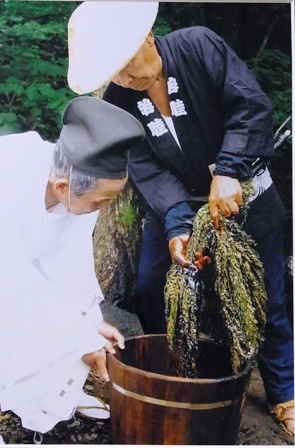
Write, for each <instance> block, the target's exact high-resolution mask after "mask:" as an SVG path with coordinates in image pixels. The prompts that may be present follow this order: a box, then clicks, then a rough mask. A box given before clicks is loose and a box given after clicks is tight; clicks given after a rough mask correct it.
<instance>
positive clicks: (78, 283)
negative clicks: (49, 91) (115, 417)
mask: <svg viewBox="0 0 295 448" xmlns="http://www.w3.org/2000/svg"><path fill="white" fill-rule="evenodd" d="M143 137H144V131H143V128H142V126H141V125H140V124H139V122H138V121H137V120H136V119H135V118H134V117H133V116H131V115H130V114H128V113H127V112H125V111H123V110H121V109H119V108H117V107H115V106H112V105H110V104H108V103H106V102H104V101H103V100H98V99H95V98H90V97H79V98H75V99H74V100H72V101H70V103H69V104H68V106H67V107H66V109H65V112H64V115H63V128H62V131H61V134H60V138H59V140H58V141H57V143H56V145H54V144H51V143H48V142H44V141H43V140H42V139H41V137H40V136H39V135H38V134H37V133H36V132H27V133H23V134H18V135H8V136H3V137H0V166H1V176H0V203H1V233H0V239H1V245H0V247H1V252H0V260H1V268H0V277H1V278H0V293H1V295H0V297H1V314H0V338H1V349H0V363H1V369H0V404H1V410H2V411H5V410H12V411H13V412H14V413H15V414H17V415H18V416H20V417H21V419H22V425H23V426H24V427H26V428H28V429H31V430H33V431H38V432H40V433H44V432H47V431H49V430H50V429H51V428H52V427H53V426H55V425H56V424H57V423H58V422H59V421H62V420H68V419H69V418H70V417H71V415H72V414H73V413H74V412H75V411H76V410H78V411H80V412H81V413H83V412H84V413H85V414H86V415H87V408H89V407H90V408H92V414H90V415H92V416H94V417H96V418H108V416H109V412H108V410H102V409H97V408H99V405H101V404H100V402H99V401H98V400H96V399H95V398H94V397H91V396H88V395H86V394H84V393H83V391H82V388H83V385H84V383H85V380H86V378H87V376H88V373H89V371H90V370H91V369H93V370H96V371H97V372H98V373H99V374H100V377H101V378H102V379H104V380H105V381H108V380H109V377H108V372H107V368H106V352H107V351H108V352H111V353H113V352H114V348H113V343H114V342H118V345H119V347H120V348H124V338H123V336H122V335H121V334H120V333H119V331H118V330H117V329H115V328H114V327H112V326H110V325H108V324H107V323H106V322H104V321H103V317H102V314H101V312H100V308H99V305H98V303H99V302H100V301H101V300H102V299H103V296H102V292H101V290H100V288H99V285H98V282H97V279H96V277H95V270H94V259H93V247H92V233H93V229H94V225H95V221H96V219H97V210H98V209H100V208H105V207H107V206H108V204H109V202H110V200H111V199H112V198H114V197H115V196H116V194H117V193H118V192H119V191H120V190H121V189H122V188H123V187H124V185H125V183H126V181H127V172H126V163H127V154H128V150H129V149H130V148H131V147H132V146H133V145H134V144H135V143H137V142H139V141H141V140H142V139H143ZM92 212H93V213H92ZM88 415H89V414H88Z"/></svg>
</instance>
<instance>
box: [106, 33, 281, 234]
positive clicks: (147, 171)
mask: <svg viewBox="0 0 295 448" xmlns="http://www.w3.org/2000/svg"><path fill="white" fill-rule="evenodd" d="M156 46H157V49H158V52H159V54H160V56H161V58H162V62H163V70H164V74H165V78H166V80H167V87H168V95H169V101H170V106H171V110H172V119H173V123H174V126H175V129H176V133H177V136H178V139H179V142H180V146H181V149H180V148H179V146H178V145H177V143H176V142H175V140H174V138H173V136H172V134H171V133H170V131H169V129H168V127H167V125H166V124H165V122H164V120H163V118H162V117H161V115H160V113H159V112H158V110H157V108H156V107H155V106H154V105H153V103H152V102H151V100H150V98H149V96H148V95H147V93H146V92H138V91H135V90H131V89H125V88H122V87H119V86H117V85H115V84H114V83H111V84H110V85H109V87H108V89H107V91H106V93H105V95H104V99H105V100H106V101H109V102H111V103H113V104H115V105H117V106H119V107H122V108H123V109H125V110H127V111H128V112H130V113H131V114H133V115H134V116H135V117H136V118H137V119H138V120H139V121H141V123H142V124H143V126H144V128H145V130H146V138H145V140H144V142H143V143H141V144H140V145H138V146H137V147H135V148H134V149H132V151H130V161H129V168H128V170H129V176H130V180H131V183H132V184H133V185H134V187H135V189H136V191H137V193H138V194H139V196H140V198H141V199H142V201H143V203H144V205H145V206H146V208H147V210H148V211H149V212H150V213H151V215H152V216H153V217H154V218H155V219H156V220H158V221H161V222H162V223H164V224H166V231H169V230H170V227H171V226H172V227H173V226H174V227H175V222H174V224H173V223H172V224H171V222H168V221H169V219H170V218H169V219H168V220H167V216H168V217H169V216H171V214H170V215H169V213H167V212H169V210H171V209H173V210H174V212H173V215H174V217H173V219H174V220H175V219H176V221H177V222H178V227H179V228H180V227H181V222H182V221H183V222H184V223H185V225H184V226H183V228H182V229H181V231H176V233H178V234H179V233H183V230H184V229H185V226H186V224H188V226H189V227H190V226H191V220H190V218H191V217H192V216H194V214H195V212H192V211H191V209H190V207H189V200H190V197H191V195H193V196H208V194H209V188H210V183H211V180H212V177H211V174H210V171H209V169H208V166H209V165H210V164H212V163H216V172H215V173H216V174H225V175H229V176H231V177H235V178H237V179H239V180H244V179H245V178H247V177H251V175H252V171H251V163H252V162H253V161H254V160H255V159H256V158H257V157H261V158H268V157H269V156H271V155H272V154H273V152H274V137H273V122H272V107H271V103H270V100H269V99H268V97H267V96H266V95H265V94H264V92H263V91H262V90H261V87H260V86H259V84H258V82H257V81H256V79H255V78H254V76H253V75H252V73H251V72H250V71H249V70H248V68H247V67H246V65H245V64H244V63H243V62H242V61H241V60H240V59H239V58H238V57H237V55H236V54H235V53H234V51H233V50H232V49H231V48H230V47H229V46H228V45H227V44H226V43H225V42H224V40H223V39H222V38H221V37H219V36H217V35H216V34H215V33H214V32H213V31H211V30H209V29H207V28H204V27H192V28H187V29H182V30H178V31H175V32H173V33H170V34H168V35H167V36H165V37H156ZM178 204H179V205H178ZM165 220H166V222H165ZM176 227H177V226H176ZM171 236H173V235H170V237H171Z"/></svg>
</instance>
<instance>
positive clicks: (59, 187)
mask: <svg viewBox="0 0 295 448" xmlns="http://www.w3.org/2000/svg"><path fill="white" fill-rule="evenodd" d="M54 187H55V190H56V192H57V194H58V195H59V196H65V195H67V194H68V189H69V179H66V178H62V179H57V180H56V181H55V184H54Z"/></svg>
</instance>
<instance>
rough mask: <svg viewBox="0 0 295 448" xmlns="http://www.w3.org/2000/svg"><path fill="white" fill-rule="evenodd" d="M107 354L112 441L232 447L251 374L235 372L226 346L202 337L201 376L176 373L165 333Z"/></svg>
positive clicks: (127, 343) (128, 342)
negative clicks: (182, 375)
mask: <svg viewBox="0 0 295 448" xmlns="http://www.w3.org/2000/svg"><path fill="white" fill-rule="evenodd" d="M116 350H117V352H116V354H115V355H110V354H108V370H109V375H110V380H111V384H110V391H109V393H110V396H109V400H110V412H111V426H112V437H113V443H115V444H149V445H151V444H157V445H171V444H173V445H189V444H193V445H234V444H236V442H237V436H238V431H239V426H240V421H241V414H242V410H243V405H244V401H245V395H246V389H247V385H248V383H249V380H250V375H251V363H250V362H248V363H247V365H246V366H245V368H244V369H243V371H242V372H241V373H239V374H236V375H232V374H231V362H230V352H229V349H228V347H226V346H224V345H221V344H217V343H215V342H213V341H210V340H206V339H204V340H202V339H200V341H199V361H198V366H199V377H198V378H197V379H190V378H182V377H177V376H176V373H175V368H174V361H173V357H172V356H171V352H170V350H169V348H168V344H167V340H166V336H165V335H146V336H137V337H134V338H129V339H127V340H126V341H125V350H120V349H119V348H117V349H116Z"/></svg>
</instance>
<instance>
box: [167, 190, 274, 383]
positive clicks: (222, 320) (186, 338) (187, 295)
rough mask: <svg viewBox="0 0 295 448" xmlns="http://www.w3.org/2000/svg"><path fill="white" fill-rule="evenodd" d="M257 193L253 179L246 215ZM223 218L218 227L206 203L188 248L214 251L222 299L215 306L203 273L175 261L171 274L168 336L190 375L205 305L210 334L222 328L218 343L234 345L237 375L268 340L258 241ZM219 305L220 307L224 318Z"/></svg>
mask: <svg viewBox="0 0 295 448" xmlns="http://www.w3.org/2000/svg"><path fill="white" fill-rule="evenodd" d="M252 191H253V190H252V187H251V183H249V182H247V183H245V184H244V186H243V199H244V201H243V203H244V204H245V205H244V213H245V211H247V208H248V203H249V196H250V195H251V193H252ZM220 222H221V231H216V230H215V228H214V227H213V223H212V221H211V219H210V213H209V205H208V204H206V205H205V206H203V207H202V208H201V209H200V210H199V212H198V213H197V215H196V218H195V221H194V227H193V233H192V236H191V239H190V242H189V246H188V250H187V256H188V258H189V260H191V261H193V259H194V254H195V253H196V252H197V251H199V252H204V251H209V252H210V256H211V258H212V259H213V263H214V269H213V270H212V268H211V272H212V275H213V277H214V278H213V281H214V289H215V291H214V294H215V295H216V297H217V300H215V301H214V300H213V302H214V303H213V305H212V301H211V303H210V300H211V299H212V297H211V298H210V294H206V284H205V285H204V281H203V279H202V272H201V271H199V272H193V271H190V270H188V269H185V268H182V267H181V266H179V265H177V264H173V265H172V266H171V268H170V270H169V272H168V274H167V281H166V287H165V307H166V320H167V338H168V342H169V345H170V347H171V348H172V349H173V345H174V344H176V346H177V347H178V350H179V352H180V356H181V358H182V362H183V371H184V376H186V377H196V376H197V375H198V372H197V353H198V338H199V331H200V323H201V321H202V312H203V309H206V310H207V315H206V320H207V321H208V320H211V322H210V325H209V327H210V328H211V330H212V331H211V332H209V334H208V336H210V337H212V335H214V334H215V335H216V334H219V332H218V331H216V330H221V331H220V334H223V336H222V340H220V338H219V340H218V342H225V343H227V344H229V345H230V348H231V361H232V369H233V372H234V373H237V372H238V371H239V370H240V369H241V368H242V366H243V363H244V361H246V360H248V359H251V358H253V357H254V356H255V354H256V353H257V350H258V347H259V344H260V343H261V341H262V340H263V329H264V325H265V311H264V309H265V303H266V291H265V286H264V270H263V266H262V263H261V261H260V259H259V256H258V254H257V252H256V251H255V250H254V248H253V245H254V243H253V241H252V240H251V238H250V237H249V236H248V235H247V234H246V233H245V232H244V231H243V230H242V229H241V227H240V226H239V225H238V224H237V223H236V222H235V220H234V219H232V218H230V219H227V218H225V217H224V216H221V217H220ZM206 269H208V268H206V267H205V268H204V272H205V270H206ZM216 307H220V313H219V318H218V319H216V316H218V313H216ZM210 309H211V310H213V309H214V312H213V313H211V315H210V313H209V314H208V310H210ZM207 323H208V322H207ZM207 327H208V325H207ZM217 327H220V328H217ZM221 327H222V328H221ZM215 339H216V337H215Z"/></svg>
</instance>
